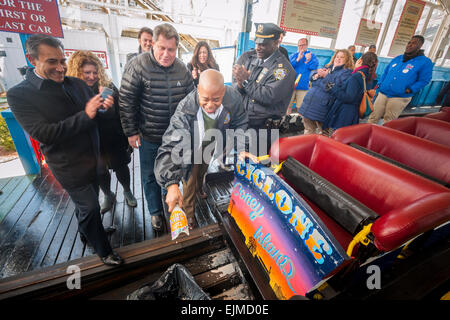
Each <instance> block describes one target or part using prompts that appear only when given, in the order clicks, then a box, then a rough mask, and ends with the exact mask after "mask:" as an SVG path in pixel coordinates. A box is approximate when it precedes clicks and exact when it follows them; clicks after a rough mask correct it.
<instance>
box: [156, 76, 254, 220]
mask: <svg viewBox="0 0 450 320" xmlns="http://www.w3.org/2000/svg"><path fill="white" fill-rule="evenodd" d="M247 124H248V118H247V114H246V112H245V111H244V108H243V106H242V99H241V96H240V94H239V92H238V91H237V90H235V89H234V88H232V87H227V86H225V85H224V80H223V76H222V74H221V73H220V72H219V71H216V70H214V69H208V70H205V71H203V72H202V73H201V74H200V79H199V85H198V89H197V90H194V91H192V92H191V93H190V94H189V95H188V96H187V97H186V98H184V99H183V101H181V102H180V104H179V105H178V108H177V110H176V111H175V114H174V115H173V117H172V119H171V120H170V125H169V128H168V129H167V131H166V132H165V133H164V136H163V141H162V145H161V147H160V148H159V150H158V156H157V158H156V163H155V176H156V179H157V181H158V183H159V185H160V186H161V187H163V188H165V189H167V196H166V199H165V200H166V203H167V204H168V211H169V212H171V211H172V210H173V208H174V207H175V205H176V204H178V205H179V206H180V207H182V206H183V207H184V211H185V212H186V215H187V218H188V222H189V227H190V228H191V229H192V228H193V227H194V226H195V218H194V213H195V196H196V194H197V193H199V192H201V187H202V182H203V176H204V175H205V173H206V171H207V169H208V165H209V163H210V160H211V159H212V157H213V153H216V156H217V154H218V153H219V154H222V155H223V154H226V153H227V152H228V151H231V149H232V148H234V149H235V150H236V151H237V152H241V151H245V138H244V132H245V130H246V129H247ZM230 129H232V130H230ZM234 138H236V141H237V143H236V145H235V144H234ZM223 150H225V151H223ZM182 180H183V195H181V192H180V189H179V187H178V184H179V182H180V181H182Z"/></svg>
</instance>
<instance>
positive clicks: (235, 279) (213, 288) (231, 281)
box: [194, 263, 240, 294]
mask: <svg viewBox="0 0 450 320" xmlns="http://www.w3.org/2000/svg"><path fill="white" fill-rule="evenodd" d="M194 279H195V282H197V284H198V285H199V286H200V287H201V288H202V289H203V290H204V291H206V292H208V293H210V294H211V293H219V292H221V291H222V290H224V289H229V288H231V287H233V286H235V285H237V284H239V282H240V279H239V274H238V272H237V268H236V266H235V265H234V264H233V263H229V264H227V265H224V266H221V267H218V268H215V269H212V270H209V271H206V272H203V273H201V274H198V275H196V276H194Z"/></svg>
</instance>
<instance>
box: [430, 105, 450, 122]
mask: <svg viewBox="0 0 450 320" xmlns="http://www.w3.org/2000/svg"><path fill="white" fill-rule="evenodd" d="M444 109H448V111H446V110H443V111H439V112H435V113H429V114H427V115H425V116H424V118H430V119H436V120H441V121H445V122H450V108H444Z"/></svg>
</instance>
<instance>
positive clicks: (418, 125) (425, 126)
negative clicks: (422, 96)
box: [383, 117, 450, 147]
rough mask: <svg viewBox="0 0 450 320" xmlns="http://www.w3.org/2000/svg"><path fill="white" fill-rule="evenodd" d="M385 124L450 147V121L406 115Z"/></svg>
mask: <svg viewBox="0 0 450 320" xmlns="http://www.w3.org/2000/svg"><path fill="white" fill-rule="evenodd" d="M383 126H385V127H388V128H392V129H395V130H399V131H403V132H405V133H408V134H411V135H413V136H417V137H420V138H424V139H427V140H430V141H433V142H436V143H440V144H443V145H446V146H448V147H450V123H448V122H445V121H440V120H436V119H431V118H420V117H405V118H400V119H395V120H391V121H389V122H386V123H385V124H384V125H383Z"/></svg>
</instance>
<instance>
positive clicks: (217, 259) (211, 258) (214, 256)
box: [184, 248, 232, 275]
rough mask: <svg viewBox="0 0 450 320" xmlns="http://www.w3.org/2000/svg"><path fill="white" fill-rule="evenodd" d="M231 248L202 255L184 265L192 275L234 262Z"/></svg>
mask: <svg viewBox="0 0 450 320" xmlns="http://www.w3.org/2000/svg"><path fill="white" fill-rule="evenodd" d="M231 255H232V254H231V251H230V249H228V248H226V249H223V250H220V251H218V252H213V253H210V254H207V255H203V256H201V257H198V258H195V259H193V260H191V261H187V262H186V263H185V264H184V266H185V267H186V268H187V269H188V270H189V272H190V273H191V274H192V275H197V274H200V273H203V272H206V271H208V270H211V269H214V268H217V267H221V266H223V265H226V264H229V263H231V262H232V257H231Z"/></svg>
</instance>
